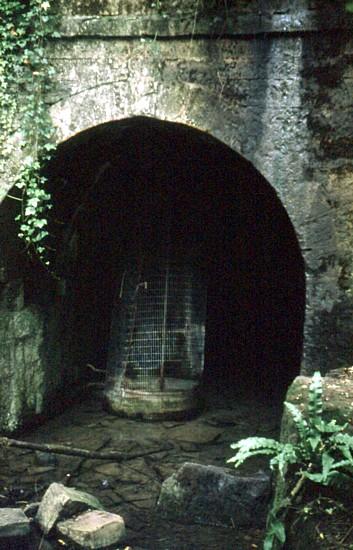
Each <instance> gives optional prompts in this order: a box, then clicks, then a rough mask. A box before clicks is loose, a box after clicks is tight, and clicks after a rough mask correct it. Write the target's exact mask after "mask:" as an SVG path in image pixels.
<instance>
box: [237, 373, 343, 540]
mask: <svg viewBox="0 0 353 550" xmlns="http://www.w3.org/2000/svg"><path fill="white" fill-rule="evenodd" d="M284 405H285V407H286V408H287V409H288V411H289V413H290V414H291V416H292V419H293V422H294V424H295V427H296V430H297V441H296V442H294V443H290V442H288V443H282V442H280V441H276V440H275V439H268V438H266V437H249V438H246V439H242V440H241V441H238V443H233V444H232V445H231V448H232V449H234V450H235V451H236V454H235V455H234V456H233V457H232V458H230V459H229V460H227V462H230V463H233V464H234V466H235V467H236V468H237V467H239V466H240V465H241V464H243V462H244V461H245V460H247V459H248V458H251V457H253V456H256V455H268V456H272V458H271V460H270V467H271V469H272V470H276V471H278V473H279V475H280V476H281V477H282V479H284V477H285V474H286V472H287V471H288V468H289V467H291V469H292V470H293V471H294V478H293V479H294V482H293V486H292V487H290V488H289V490H288V494H287V495H286V496H285V497H284V498H283V499H282V500H281V501H280V502H279V503H276V502H275V503H274V504H273V506H272V509H271V510H270V512H269V514H268V518H267V526H266V527H267V529H266V536H265V540H264V550H272V548H274V547H275V546H276V547H277V548H278V547H279V548H282V546H283V544H284V542H285V539H286V532H285V519H286V515H287V512H288V510H289V508H290V507H291V505H292V504H293V503H294V501H295V500H296V499H297V498H298V497H299V496H300V495H301V494H303V489H304V486H305V484H306V482H307V481H308V480H310V481H311V482H312V483H314V484H317V485H318V486H335V485H336V486H340V485H342V484H344V483H345V482H347V481H350V482H352V481H353V436H351V435H349V434H348V433H347V432H346V428H347V424H343V425H339V424H337V422H336V420H330V421H327V420H325V419H324V418H323V401H322V378H321V375H320V373H319V372H315V374H314V376H313V378H312V381H311V384H310V386H309V392H308V410H307V414H306V415H305V416H304V415H303V413H302V412H301V411H300V410H299V409H298V407H296V406H295V405H293V404H292V403H287V402H285V403H284Z"/></svg>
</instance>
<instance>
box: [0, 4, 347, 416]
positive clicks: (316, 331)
mask: <svg viewBox="0 0 353 550" xmlns="http://www.w3.org/2000/svg"><path fill="white" fill-rule="evenodd" d="M56 5H57V10H58V13H59V14H60V16H61V18H60V27H61V28H60V30H61V33H62V37H61V39H57V40H55V41H53V42H52V43H51V44H49V46H48V48H49V53H50V58H51V61H52V63H53V65H54V66H55V68H56V78H55V80H54V82H53V86H52V91H51V92H50V94H48V97H47V101H48V108H49V109H50V113H51V116H52V119H53V121H54V124H55V126H56V128H57V140H58V142H62V141H64V140H66V139H68V138H70V137H72V136H74V135H76V134H77V133H78V132H80V131H82V130H84V129H88V128H92V127H94V126H96V125H98V124H100V123H102V122H107V121H112V120H120V119H123V118H128V117H131V116H136V115H147V116H151V117H155V118H159V119H162V120H169V121H176V122H182V123H186V124H189V125H191V126H193V127H196V128H199V129H201V130H203V131H205V132H208V133H210V134H212V135H213V136H215V137H217V138H219V139H220V140H221V141H223V142H225V143H226V144H227V145H229V146H230V147H231V148H234V149H235V150H237V151H238V152H239V153H241V154H242V155H244V156H245V157H246V158H247V159H248V160H250V161H251V162H252V163H253V164H254V165H255V166H256V167H257V168H258V169H259V171H260V172H261V173H262V174H263V175H264V176H265V177H266V179H267V180H268V181H269V183H270V184H271V185H272V186H273V188H274V189H275V190H276V192H277V194H278V196H279V198H280V199H281V201H282V203H283V205H284V207H285V208H286V210H287V212H288V214H289V216H290V219H291V221H292V223H293V226H294V228H295V230H296V233H297V236H298V239H299V243H300V246H301V249H302V253H303V256H304V259H305V264H306V281H307V307H306V322H305V327H304V351H303V366H302V371H303V373H311V372H313V371H314V370H316V369H318V368H320V369H321V370H322V372H326V371H328V370H330V369H332V368H336V367H337V366H341V365H343V366H346V365H350V364H351V363H352V361H353V345H352V344H353V337H352V334H353V320H352V319H353V302H352V292H353V279H352V272H353V255H352V252H351V251H352V245H353V242H352V240H353V236H352V225H353V212H352V208H351V204H352V200H353V196H352V195H353V163H352V160H351V159H352V145H353V140H352V137H353V120H352V117H351V113H352V97H353V79H352V76H353V39H352V33H351V28H352V18H351V16H349V14H347V13H345V11H344V2H334V3H333V2H326V1H320V2H315V1H311V0H298V1H296V2H289V1H286V0H273V1H269V2H262V1H255V0H253V1H251V2H245V1H237V0H233V1H231V2H227V3H224V2H223V1H221V0H214V1H209V2H206V1H205V0H199V2H190V1H187V0H163V1H162V0H161V1H160V2H157V3H156V6H152V3H150V4H149V3H146V2H142V1H140V0H131V1H120V0H101V1H99V2H91V1H89V0H87V1H79V0H71V1H70V2H61V1H60V2H58V3H56ZM15 141H16V140H15ZM17 156H18V147H17V146H14V155H13V157H12V158H11V159H10V160H11V162H9V163H8V173H7V174H5V175H4V176H3V178H2V182H1V185H0V189H1V192H2V196H3V197H4V195H5V194H6V191H7V190H8V189H9V188H10V187H11V181H12V180H13V174H14V173H15V171H16V162H17V160H16V159H17ZM7 203H8V199H5V201H4V202H3V205H2V208H3V209H6V208H7ZM8 248H9V247H8ZM10 249H11V247H10ZM10 256H11V254H10ZM7 261H8V262H10V263H11V262H14V259H13V258H11V257H10V258H8V259H7ZM16 261H17V260H16ZM18 262H19V264H21V260H18V261H17V263H18ZM26 311H27V310H26ZM28 311H31V314H28V315H32V319H33V323H34V325H35V323H37V329H36V330H34V332H36V335H35V336H33V341H37V340H38V338H39V339H40V337H39V336H38V335H39V334H40V333H41V330H42V328H40V327H42V324H43V322H44V320H43V319H44V317H43V316H42V317H40V316H41V315H42V314H41V313H38V312H37V313H34V312H33V311H34V310H31V309H29V310H28ZM8 315H9V314H8V313H4V314H3V318H4V321H0V322H1V323H2V322H4V323H5V318H6V319H7V318H8V317H7V316H8ZM34 319H35V320H34ZM8 322H9V321H6V323H8ZM9 334H10V333H8V338H10V336H9ZM16 338H17V337H15V336H14V337H13V340H14V342H15V341H16ZM28 339H30V336H29V335H28ZM14 345H15V344H14ZM38 345H39V344H38ZM18 353H19V352H18ZM13 357H14V354H13ZM13 361H14V362H13V364H12V365H13V366H12V368H11V369H10V370H11V372H12V376H13V377H14V380H15V379H16V376H17V374H15V373H16V372H17V371H18V372H21V366H20V363H21V361H18V362H17V361H16V360H15V359H14V360H13ZM59 363H60V361H59ZM59 363H58V365H57V367H55V368H58V369H59V370H60V368H63V367H62V366H60V365H59ZM3 364H4V365H5V366H4V369H5V370H6V368H7V367H6V365H7V364H8V363H7V360H6V359H5V360H4V363H3ZM36 365H37V366H36V367H33V368H34V370H36V373H37V374H36V376H34V379H36V378H37V379H38V380H39V379H43V378H45V376H46V375H45V373H46V372H48V369H49V371H50V372H51V373H52V374H51V376H54V377H55V375H54V374H53V373H54V372H55V368H54V367H53V366H52V367H48V365H47V364H46V362H45V361H43V360H39V359H38V361H37V363H36ZM50 369H51V370H50ZM10 370H9V372H10ZM77 376H79V373H77ZM56 380H58V377H56ZM13 384H15V385H16V384H17V382H13ZM54 385H55V384H54ZM37 386H38V388H39V387H40V384H39V383H38V384H37ZM41 388H42V389H38V392H39V393H40V392H41V391H42V392H44V393H45V391H46V390H44V386H43V385H42V386H41ZM21 399H22V398H21ZM40 402H41V401H40V399H39V398H38V403H40ZM38 407H39V408H41V405H40V404H39V405H38ZM7 408H8V405H6V407H5V408H3V410H5V409H7ZM34 409H35V407H34V408H33V410H34ZM16 414H17V413H16Z"/></svg>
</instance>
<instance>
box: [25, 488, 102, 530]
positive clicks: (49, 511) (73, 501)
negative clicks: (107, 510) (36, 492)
mask: <svg viewBox="0 0 353 550" xmlns="http://www.w3.org/2000/svg"><path fill="white" fill-rule="evenodd" d="M87 509H96V510H102V509H103V506H102V505H101V503H100V502H99V500H97V499H96V498H95V497H93V496H92V495H89V494H88V493H84V492H83V491H79V490H77V489H74V488H73V487H65V485H62V484H61V483H52V484H51V485H50V486H49V487H48V489H47V491H46V492H45V494H44V496H43V498H42V501H41V503H40V506H39V508H38V512H37V515H36V521H37V522H38V523H39V525H40V527H41V529H42V531H43V532H44V533H45V534H48V533H49V531H50V530H51V529H52V528H53V527H54V526H55V524H56V523H57V522H58V521H60V520H64V519H67V518H69V517H72V516H74V515H76V514H79V513H80V512H83V511H85V510H87Z"/></svg>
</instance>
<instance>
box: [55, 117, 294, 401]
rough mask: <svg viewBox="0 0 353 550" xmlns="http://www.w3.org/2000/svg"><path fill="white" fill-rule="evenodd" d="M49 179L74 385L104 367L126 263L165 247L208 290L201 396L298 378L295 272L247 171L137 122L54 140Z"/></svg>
mask: <svg viewBox="0 0 353 550" xmlns="http://www.w3.org/2000/svg"><path fill="white" fill-rule="evenodd" d="M47 176H48V178H49V185H50V189H51V192H52V194H53V201H54V208H53V210H52V213H51V222H50V223H51V228H50V232H51V234H52V235H54V237H53V243H52V244H53V247H54V248H55V249H56V252H55V255H56V260H55V262H56V270H57V271H58V273H59V274H60V275H61V276H62V279H63V281H64V283H63V284H61V286H60V285H59V288H60V289H61V290H60V291H59V292H57V294H59V296H57V298H56V299H57V300H59V302H60V304H59V307H60V315H61V321H60V325H61V329H60V331H61V334H60V338H61V339H62V345H63V349H64V354H65V361H66V362H67V364H68V365H71V368H72V369H77V368H81V369H82V372H83V373H84V374H83V376H82V377H81V381H82V385H84V384H86V383H87V382H88V381H89V380H90V371H89V370H88V369H85V368H84V366H85V365H87V364H91V365H94V367H96V368H99V369H105V367H106V364H107V360H108V348H109V334H110V327H111V320H112V312H113V308H114V304H115V303H116V295H117V292H118V289H119V288H120V285H121V280H122V277H123V276H124V270H125V268H126V258H129V257H131V255H132V254H133V255H134V257H135V259H137V261H138V259H139V258H140V260H141V261H147V260H146V259H148V258H151V257H153V256H154V255H155V254H156V251H160V250H162V249H163V247H165V246H166V242H167V241H168V242H171V243H172V244H171V246H172V249H173V253H175V254H176V255H177V256H180V255H181V256H182V255H183V254H185V253H186V252H187V253H189V252H190V251H192V254H193V257H195V258H197V263H198V268H199V273H200V276H201V277H202V278H203V280H204V282H205V285H206V287H207V315H206V330H205V365H204V372H203V384H204V388H205V389H210V388H212V389H213V390H214V391H217V392H219V393H220V394H222V392H227V391H229V389H233V390H236V391H244V392H247V391H251V392H253V391H255V392H256V393H257V394H258V395H261V396H265V397H266V396H268V397H271V398H272V397H273V396H275V395H279V396H282V395H283V393H284V391H285V389H286V388H287V386H288V384H289V383H290V382H291V381H292V380H293V378H294V377H295V376H296V375H297V374H299V370H300V361H301V354H302V337H303V336H302V335H303V319H304V302H305V283H304V266H303V259H302V255H301V252H300V249H299V245H298V242H297V238H296V235H295V231H294V229H293V226H292V224H291V222H290V220H289V217H288V215H287V213H286V211H285V209H284V207H283V205H282V204H281V202H280V200H279V198H278V197H277V195H276V193H275V191H274V190H273V188H272V187H271V186H270V184H269V183H268V182H267V181H266V180H265V178H264V177H262V176H261V175H260V174H259V172H258V171H257V170H256V169H255V168H254V167H253V166H252V165H251V163H249V162H248V161H247V160H245V159H244V158H243V157H241V156H240V155H239V154H237V153H236V152H234V151H233V150H232V149H230V148H229V147H228V146H226V145H225V144H223V143H222V142H220V141H218V140H217V139H215V138H213V137H211V136H209V135H208V134H206V133H204V132H201V131H199V130H196V129H193V128H190V127H188V126H185V125H182V124H178V123H171V122H162V121H158V120H155V119H150V118H146V117H135V118H131V119H126V120H122V121H117V122H110V123H105V124H102V125H99V126H97V127H95V128H92V129H89V130H86V131H83V132H81V133H80V134H78V135H76V136H74V137H73V138H71V139H69V140H67V141H66V142H64V143H62V144H61V145H60V146H59V147H58V149H57V152H56V154H55V157H54V158H53V159H52V161H51V162H50V164H49V165H48V167H47ZM63 286H64V287H65V288H63ZM67 373H68V374H67V378H68V380H67V383H70V380H69V378H70V369H68V370H67Z"/></svg>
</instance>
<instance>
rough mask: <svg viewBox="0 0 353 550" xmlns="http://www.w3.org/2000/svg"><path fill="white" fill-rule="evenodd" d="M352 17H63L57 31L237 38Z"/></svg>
mask: <svg viewBox="0 0 353 550" xmlns="http://www.w3.org/2000/svg"><path fill="white" fill-rule="evenodd" d="M352 27H353V17H352V16H350V15H349V14H343V13H342V12H339V11H337V10H332V11H330V12H329V13H327V14H326V16H325V18H322V17H320V16H319V14H318V13H316V12H314V11H313V10H301V11H298V12H297V13H295V14H288V13H273V14H261V13H259V14H235V13H228V14H227V15H226V14H219V15H214V16H210V15H206V16H205V15H204V16H200V17H198V18H197V19H195V17H194V15H193V14H184V15H183V14H180V15H177V16H174V17H172V16H169V15H168V16H166V15H149V16H145V15H141V16H136V15H135V16H109V15H108V16H65V17H62V18H61V26H60V28H59V31H60V33H61V34H62V36H63V37H65V38H75V37H105V38H137V37H151V38H154V37H159V38H173V37H174V38H177V37H190V36H194V37H198V36H200V37H209V38H212V37H215V38H216V37H220V36H227V37H236V36H243V35H257V34H264V33H265V34H266V33H275V34H277V33H298V32H310V31H319V30H320V31H322V30H338V29H339V30H343V29H347V30H348V29H352Z"/></svg>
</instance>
